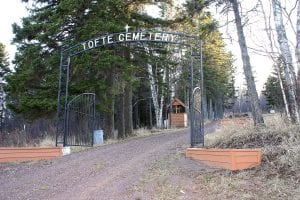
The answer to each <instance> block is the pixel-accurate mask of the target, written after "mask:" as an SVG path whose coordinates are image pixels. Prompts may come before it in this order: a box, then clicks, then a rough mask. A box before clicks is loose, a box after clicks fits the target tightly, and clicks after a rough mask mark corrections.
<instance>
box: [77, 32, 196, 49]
mask: <svg viewBox="0 0 300 200" xmlns="http://www.w3.org/2000/svg"><path fill="white" fill-rule="evenodd" d="M188 39H192V37H186V35H185V36H183V35H180V34H177V33H168V32H150V31H137V32H123V33H115V34H107V35H101V36H99V37H96V38H94V39H91V40H88V41H85V42H82V43H81V45H82V48H83V49H82V50H83V51H85V50H90V49H93V48H96V47H100V46H105V45H110V44H115V43H122V42H165V43H175V44H182V45H187V46H189V45H188V44H189V41H187V40H188Z"/></svg>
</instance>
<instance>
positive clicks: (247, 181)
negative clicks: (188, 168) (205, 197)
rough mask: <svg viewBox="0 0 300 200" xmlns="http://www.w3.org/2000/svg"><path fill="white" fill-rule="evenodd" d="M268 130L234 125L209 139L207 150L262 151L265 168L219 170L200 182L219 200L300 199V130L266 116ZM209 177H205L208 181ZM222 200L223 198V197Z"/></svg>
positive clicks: (276, 116) (278, 118) (279, 119)
mask: <svg viewBox="0 0 300 200" xmlns="http://www.w3.org/2000/svg"><path fill="white" fill-rule="evenodd" d="M265 122H266V127H260V128H258V129H255V128H254V127H253V126H252V124H251V122H250V123H248V124H246V125H245V124H244V125H240V124H236V123H232V124H230V125H227V126H224V127H222V126H221V127H220V129H218V130H217V131H216V132H215V133H212V134H209V135H207V136H206V138H205V139H206V144H207V146H208V147H214V148H215V147H216V148H262V151H263V159H262V165H261V166H259V167H256V168H254V169H249V170H243V171H238V172H228V171H219V172H217V173H213V174H205V175H203V176H202V177H199V178H200V179H202V180H203V179H204V180H206V179H207V177H209V179H210V181H208V182H207V183H206V184H207V185H208V186H209V188H210V192H209V193H210V194H215V195H216V196H215V197H216V198H217V199H219V197H220V193H221V194H223V196H224V197H226V198H225V199H295V200H296V199H300V187H299V184H300V127H299V126H296V125H291V124H289V123H287V122H286V121H285V120H284V119H283V118H281V117H280V116H278V115H266V116H265ZM205 177H206V178H205ZM220 199H221V198H220Z"/></svg>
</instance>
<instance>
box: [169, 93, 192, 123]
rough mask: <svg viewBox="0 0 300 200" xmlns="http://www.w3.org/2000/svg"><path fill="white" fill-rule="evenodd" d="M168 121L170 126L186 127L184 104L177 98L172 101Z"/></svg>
mask: <svg viewBox="0 0 300 200" xmlns="http://www.w3.org/2000/svg"><path fill="white" fill-rule="evenodd" d="M168 122H169V125H170V126H171V127H187V125H188V123H187V114H186V106H185V104H184V103H183V102H182V101H180V100H179V99H178V98H176V97H174V98H173V101H172V110H171V113H169V115H168Z"/></svg>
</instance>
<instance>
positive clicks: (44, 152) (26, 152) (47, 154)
mask: <svg viewBox="0 0 300 200" xmlns="http://www.w3.org/2000/svg"><path fill="white" fill-rule="evenodd" d="M56 157H62V148H61V147H49V148H39V147H22V148H17V147H16V148H0V163H3V162H16V161H30V160H46V159H52V158H56Z"/></svg>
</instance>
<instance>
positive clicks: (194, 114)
mask: <svg viewBox="0 0 300 200" xmlns="http://www.w3.org/2000/svg"><path fill="white" fill-rule="evenodd" d="M192 105H193V107H192V111H191V132H192V134H191V146H192V147H195V146H199V145H202V146H204V123H203V116H202V112H203V111H202V96H201V89H200V87H196V88H195V89H194V90H193V96H192Z"/></svg>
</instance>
